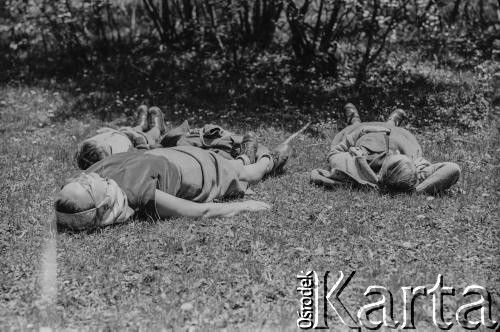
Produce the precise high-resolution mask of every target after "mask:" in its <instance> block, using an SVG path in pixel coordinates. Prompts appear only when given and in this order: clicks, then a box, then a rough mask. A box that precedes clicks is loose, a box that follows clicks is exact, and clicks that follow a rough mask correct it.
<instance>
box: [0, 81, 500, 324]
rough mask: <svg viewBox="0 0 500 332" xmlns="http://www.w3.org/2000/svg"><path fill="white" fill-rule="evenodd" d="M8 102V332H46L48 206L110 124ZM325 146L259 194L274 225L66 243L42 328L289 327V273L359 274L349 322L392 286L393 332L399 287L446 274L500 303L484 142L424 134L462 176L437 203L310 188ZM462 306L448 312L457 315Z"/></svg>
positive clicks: (312, 144) (272, 140)
mask: <svg viewBox="0 0 500 332" xmlns="http://www.w3.org/2000/svg"><path fill="white" fill-rule="evenodd" d="M0 99H2V100H4V101H6V103H4V104H2V106H0V115H1V117H2V123H1V127H0V129H1V131H0V133H1V136H0V142H1V144H0V165H1V169H2V172H1V174H0V182H1V183H2V186H3V188H4V190H2V191H1V192H0V199H1V205H0V215H1V218H2V220H1V222H0V254H1V259H0V289H1V297H0V312H1V313H2V314H1V315H0V326H18V327H22V328H25V327H29V326H32V327H35V328H36V327H38V326H39V325H40V324H44V322H43V321H42V318H43V315H44V312H43V310H42V309H43V308H40V307H39V305H38V302H37V301H38V300H39V297H40V287H39V282H40V280H39V275H40V274H39V273H40V272H39V269H40V255H41V250H42V248H43V244H44V241H45V240H44V239H45V237H46V227H45V225H46V223H47V222H50V221H52V220H53V212H52V200H53V197H54V195H55V193H56V190H57V188H58V187H59V186H60V185H61V184H62V183H63V180H64V179H65V178H66V177H68V176H69V175H70V174H72V172H74V170H75V166H74V164H73V153H74V147H75V145H76V143H77V142H78V141H80V140H81V139H82V138H84V137H87V136H88V135H91V134H92V133H93V131H94V130H95V129H96V128H98V127H99V126H100V125H101V124H102V123H100V122H99V121H96V120H94V119H92V118H88V119H87V118H84V119H79V120H75V119H72V118H70V119H68V120H67V121H52V120H51V117H50V116H49V115H50V112H48V110H50V109H52V108H53V107H64V102H63V101H62V100H61V98H60V96H59V97H58V95H57V94H55V93H54V92H53V91H50V90H46V89H39V88H33V87H2V88H1V90H0ZM119 121H121V122H120V124H123V123H125V122H126V121H125V118H123V119H119ZM194 124H195V125H196V124H200V123H194ZM231 129H233V130H235V131H240V132H243V131H246V130H248V129H251V128H250V126H248V125H245V124H242V125H241V126H240V127H232V128H231ZM254 130H255V129H254ZM256 131H257V134H258V135H259V137H260V138H261V142H262V143H263V144H266V145H268V146H274V145H275V144H278V143H279V142H280V141H281V140H282V139H283V138H285V137H286V136H287V135H288V133H287V132H285V131H283V129H282V128H281V127H279V126H274V127H270V126H267V125H265V124H262V126H261V127H260V128H257V130H256ZM325 132H326V133H327V134H326V135H324V137H322V136H321V135H317V136H314V137H313V136H308V135H306V136H302V137H300V138H299V139H298V140H297V141H296V142H295V144H294V146H295V153H294V155H293V158H292V159H291V160H290V163H289V165H288V168H287V172H286V173H285V174H283V175H280V176H277V177H269V178H267V179H266V180H265V181H263V182H262V183H259V184H258V185H256V186H254V188H253V189H254V190H255V192H256V195H255V196H254V197H252V198H253V199H260V200H265V201H268V202H271V203H272V204H273V209H272V210H271V211H269V212H266V213H260V214H255V215H241V216H237V217H234V218H229V219H212V220H203V219H185V218H174V219H169V220H164V221H158V222H148V221H144V220H133V221H131V222H130V223H127V224H124V225H117V226H115V227H108V228H105V229H101V230H98V231H94V232H90V233H86V232H83V233H60V234H58V236H57V263H58V274H57V285H58V297H57V302H56V308H55V309H54V310H55V315H54V317H53V319H52V321H51V322H49V323H50V324H51V325H53V326H56V327H58V328H62V327H69V328H74V327H80V328H91V329H94V328H98V327H99V328H106V327H109V328H112V329H121V328H134V327H139V326H140V327H142V328H145V329H158V328H160V327H162V328H172V327H190V326H193V327H197V328H201V329H203V328H209V327H212V328H216V327H227V328H230V329H233V328H238V327H239V328H242V327H246V328H250V329H254V328H257V329H258V328H262V327H263V326H264V327H269V328H272V327H281V328H283V329H289V328H292V327H293V326H294V320H295V319H296V310H297V309H298V305H299V302H298V298H299V295H298V293H297V292H296V290H295V288H296V287H297V285H298V284H297V280H296V279H295V275H296V274H297V273H298V272H299V271H303V270H309V269H313V270H318V271H325V270H330V271H332V273H337V271H339V270H343V271H344V272H346V273H347V272H349V271H352V270H355V271H357V272H356V275H355V278H354V280H353V282H352V284H351V285H350V286H349V287H348V288H347V289H346V290H345V292H344V293H343V295H342V296H343V298H345V299H346V304H347V305H348V306H349V308H350V309H351V310H357V309H358V308H359V307H360V306H361V305H362V304H364V303H365V302H366V298H364V297H363V296H362V293H363V291H364V290H365V289H366V287H367V286H369V285H373V284H380V285H383V286H385V287H387V288H388V289H390V290H392V291H393V294H394V296H395V301H396V304H395V306H396V308H397V310H399V311H396V315H399V316H398V317H399V318H400V319H401V311H400V309H401V308H402V298H401V296H400V293H399V292H400V290H399V289H400V287H402V286H410V285H411V286H418V285H429V284H434V283H435V282H436V277H437V274H443V275H444V276H445V282H446V284H447V285H453V286H455V287H457V288H458V287H464V286H465V285H469V284H473V283H477V284H479V285H482V286H485V287H487V288H488V289H490V290H492V293H493V296H495V298H496V299H498V294H497V293H495V292H496V291H497V290H498V287H499V282H500V279H499V277H498V276H499V275H500V274H499V273H498V272H499V270H500V269H499V267H500V266H499V262H498V259H497V258H498V255H499V248H498V245H497V244H498V240H499V228H498V207H497V206H496V204H497V203H498V191H497V190H498V188H495V187H494V186H493V180H494V176H495V174H496V173H495V170H494V165H493V163H492V161H491V160H492V159H491V158H488V157H487V155H486V154H487V152H488V151H489V148H488V147H487V146H486V144H487V143H485V142H487V138H486V136H485V135H486V134H485V133H484V131H482V130H478V131H467V132H464V131H463V130H460V131H459V130H458V129H453V128H449V131H448V130H438V131H423V132H420V133H419V134H418V135H417V136H418V138H419V139H420V141H421V142H422V145H423V148H424V152H425V155H426V156H427V157H428V158H429V159H430V160H432V161H435V162H439V161H445V160H450V161H455V162H457V163H459V164H460V166H461V167H462V178H461V180H460V182H459V183H458V184H457V185H456V186H455V187H453V188H452V189H451V190H449V191H448V192H447V193H445V194H443V195H441V196H437V197H426V196H416V195H397V196H394V197H391V196H388V195H381V194H379V193H377V192H374V191H361V190H353V189H350V188H338V189H333V190H332V189H325V188H322V187H317V186H314V185H312V184H310V183H309V171H310V170H312V169H313V168H317V167H325V166H326V161H325V154H326V151H327V149H328V145H329V140H330V139H331V138H332V137H330V132H329V131H325ZM332 132H333V131H332ZM465 133H466V134H467V135H465ZM458 300H459V298H458V297H457V300H453V301H452V303H451V306H452V307H454V308H455V309H456V308H457V307H458V302H459V301H458ZM429 301H430V299H426V300H419V301H418V302H417V309H416V312H417V316H416V318H417V320H418V321H421V322H426V323H429V324H430V326H432V317H431V316H430V313H429V312H428V311H427V309H426V308H428V306H429V304H430V302H429ZM497 303H498V301H497V302H496V304H494V306H495V307H494V313H495V312H496V313H498V304H497Z"/></svg>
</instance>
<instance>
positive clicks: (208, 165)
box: [55, 135, 291, 230]
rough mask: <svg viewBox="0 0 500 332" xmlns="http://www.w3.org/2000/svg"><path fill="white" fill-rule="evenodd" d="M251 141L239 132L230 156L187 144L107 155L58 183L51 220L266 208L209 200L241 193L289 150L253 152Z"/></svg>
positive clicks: (75, 225) (83, 225)
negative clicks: (238, 149) (238, 148)
mask: <svg viewBox="0 0 500 332" xmlns="http://www.w3.org/2000/svg"><path fill="white" fill-rule="evenodd" d="M287 142H288V141H287ZM257 145H258V144H257V141H256V139H255V137H253V136H252V135H245V136H244V137H243V142H242V155H241V158H237V159H236V160H227V159H225V158H223V157H221V156H220V155H218V154H217V153H215V152H214V151H210V150H204V149H200V148H197V147H192V146H182V147H173V148H158V149H153V150H147V151H131V152H125V153H119V154H114V155H111V156H109V157H107V158H105V159H103V160H101V161H99V162H97V163H96V164H94V165H92V166H91V167H89V168H88V169H87V170H85V171H84V172H82V173H80V174H79V175H78V176H76V177H73V178H71V179H69V180H68V181H67V183H66V184H65V185H64V186H63V188H62V189H61V191H60V192H59V194H58V196H57V198H56V201H55V210H56V220H57V224H58V225H61V226H66V227H69V228H71V229H75V230H82V229H90V228H94V227H99V226H106V225H111V224H115V223H120V222H124V221H126V220H127V219H129V218H130V217H131V216H132V215H134V214H139V215H140V216H142V217H146V218H153V219H160V218H166V217H176V216H185V217H230V216H233V215H236V214H238V213H241V212H245V211H250V212H253V211H261V210H267V209H269V208H270V205H269V204H267V203H264V202H259V201H252V200H251V201H245V202H232V203H213V202H212V201H213V200H214V199H219V198H223V197H229V196H238V195H243V194H244V193H245V191H246V189H247V186H248V183H255V182H258V181H260V180H261V179H262V177H263V176H264V175H265V174H267V173H270V172H276V171H280V170H281V169H282V168H283V166H284V165H285V163H286V161H287V160H288V158H289V156H290V154H291V148H290V146H289V145H288V143H286V144H280V145H279V146H278V147H277V148H276V149H274V150H273V151H272V152H271V153H264V154H262V155H260V156H258V157H257Z"/></svg>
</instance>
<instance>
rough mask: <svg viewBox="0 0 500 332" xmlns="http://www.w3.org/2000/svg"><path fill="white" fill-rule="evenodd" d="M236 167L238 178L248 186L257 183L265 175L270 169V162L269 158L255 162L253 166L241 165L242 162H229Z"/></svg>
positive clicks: (265, 157)
mask: <svg viewBox="0 0 500 332" xmlns="http://www.w3.org/2000/svg"><path fill="white" fill-rule="evenodd" d="M230 162H231V163H234V164H235V166H236V167H238V177H239V179H240V180H241V181H246V182H248V183H250V184H253V183H257V182H259V181H260V180H262V178H263V177H264V175H266V174H267V173H268V172H269V171H270V170H271V168H272V161H271V159H270V158H269V157H267V156H264V157H262V158H261V159H259V160H257V162H255V163H254V164H250V165H246V166H245V165H243V161H242V160H239V159H238V160H230Z"/></svg>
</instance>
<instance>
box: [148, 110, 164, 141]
mask: <svg viewBox="0 0 500 332" xmlns="http://www.w3.org/2000/svg"><path fill="white" fill-rule="evenodd" d="M149 116H150V120H149V123H150V129H151V128H153V127H158V128H159V129H160V133H161V134H163V133H164V132H165V120H164V119H163V113H162V111H161V110H160V109H159V108H158V107H156V106H153V107H151V108H150V109H149Z"/></svg>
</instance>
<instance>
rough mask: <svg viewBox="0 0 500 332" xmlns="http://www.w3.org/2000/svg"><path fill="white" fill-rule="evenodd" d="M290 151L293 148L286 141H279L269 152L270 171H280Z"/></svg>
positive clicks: (290, 153)
mask: <svg viewBox="0 0 500 332" xmlns="http://www.w3.org/2000/svg"><path fill="white" fill-rule="evenodd" d="M292 152H293V149H292V147H291V146H290V144H288V143H281V144H280V145H278V146H277V147H275V148H274V149H273V150H272V151H271V153H270V156H271V160H272V161H273V167H272V169H271V170H270V172H271V173H281V172H282V171H283V167H285V164H286V162H287V161H288V159H289V158H290V156H291V155H292Z"/></svg>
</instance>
